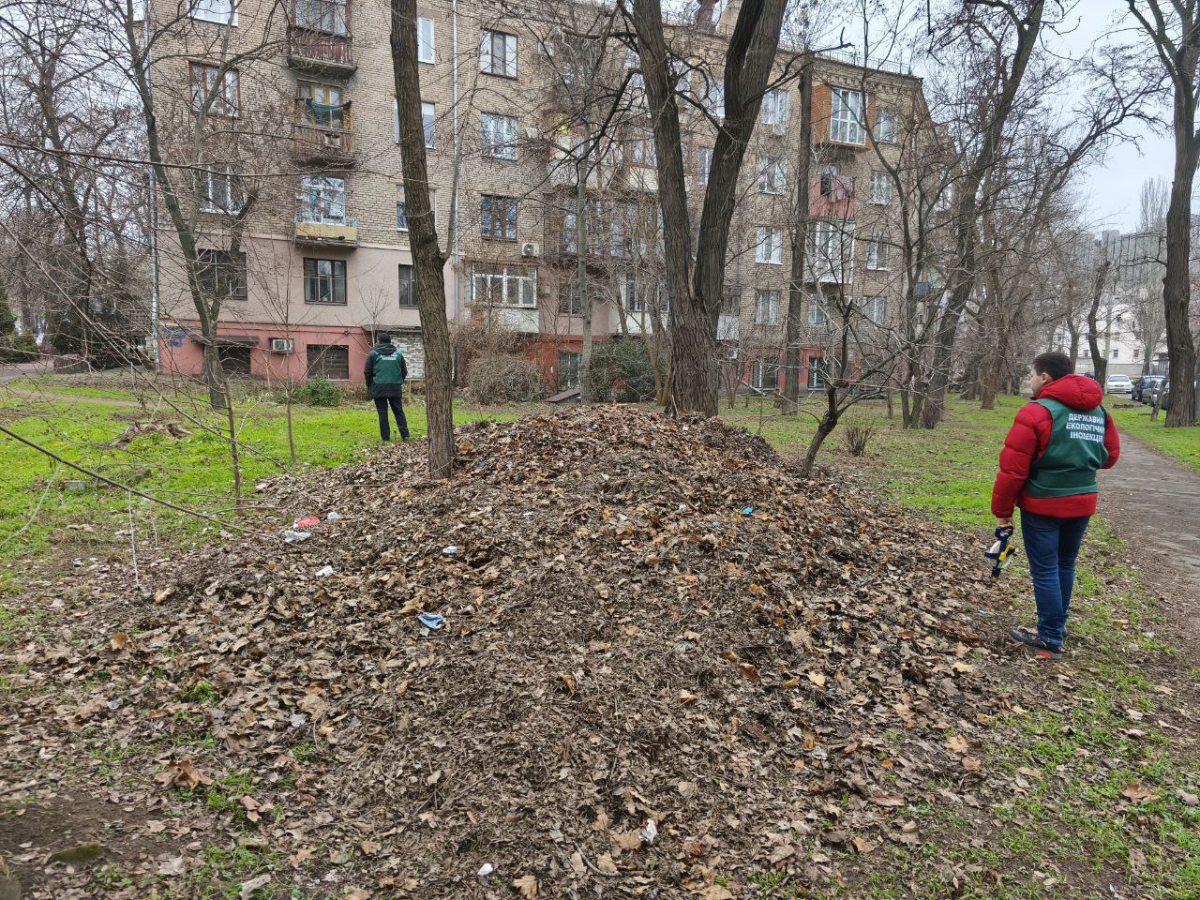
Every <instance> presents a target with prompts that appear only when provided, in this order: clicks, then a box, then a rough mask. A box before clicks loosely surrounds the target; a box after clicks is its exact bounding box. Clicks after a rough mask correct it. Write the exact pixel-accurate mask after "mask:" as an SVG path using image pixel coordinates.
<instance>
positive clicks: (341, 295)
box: [304, 259, 346, 306]
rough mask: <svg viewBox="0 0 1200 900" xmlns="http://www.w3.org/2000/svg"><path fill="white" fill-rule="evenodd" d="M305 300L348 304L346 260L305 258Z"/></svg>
mask: <svg viewBox="0 0 1200 900" xmlns="http://www.w3.org/2000/svg"><path fill="white" fill-rule="evenodd" d="M304 302H305V303H326V304H336V305H338V306H345V305H346V261H345V260H344V259H306V260H304Z"/></svg>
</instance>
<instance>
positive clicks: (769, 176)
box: [758, 156, 787, 194]
mask: <svg viewBox="0 0 1200 900" xmlns="http://www.w3.org/2000/svg"><path fill="white" fill-rule="evenodd" d="M758 190H759V193H763V194H782V193H785V192H786V191H787V176H786V175H785V174H784V168H783V160H782V159H780V158H779V157H776V156H763V157H760V158H759V160H758Z"/></svg>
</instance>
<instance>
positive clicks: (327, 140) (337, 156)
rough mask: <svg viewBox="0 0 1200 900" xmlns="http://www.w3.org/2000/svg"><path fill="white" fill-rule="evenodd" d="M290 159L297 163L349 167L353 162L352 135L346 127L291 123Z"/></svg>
mask: <svg viewBox="0 0 1200 900" xmlns="http://www.w3.org/2000/svg"><path fill="white" fill-rule="evenodd" d="M292 158H293V159H295V160H297V161H298V162H313V163H320V162H326V163H336V164H341V165H349V164H351V163H353V161H354V133H353V132H352V131H351V130H350V129H349V128H348V127H347V128H330V127H328V126H326V125H314V124H312V123H311V122H293V123H292Z"/></svg>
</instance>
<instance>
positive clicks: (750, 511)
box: [742, 506, 754, 516]
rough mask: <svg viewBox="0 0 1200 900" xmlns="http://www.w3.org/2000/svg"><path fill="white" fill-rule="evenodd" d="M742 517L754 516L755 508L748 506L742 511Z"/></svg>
mask: <svg viewBox="0 0 1200 900" xmlns="http://www.w3.org/2000/svg"><path fill="white" fill-rule="evenodd" d="M742 515H743V516H752V515H754V507H753V506H747V507H746V508H745V509H743V510H742Z"/></svg>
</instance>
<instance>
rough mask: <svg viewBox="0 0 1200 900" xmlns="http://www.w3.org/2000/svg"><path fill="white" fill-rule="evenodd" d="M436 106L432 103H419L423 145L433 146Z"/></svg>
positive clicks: (435, 133) (435, 130)
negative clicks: (423, 131) (423, 137)
mask: <svg viewBox="0 0 1200 900" xmlns="http://www.w3.org/2000/svg"><path fill="white" fill-rule="evenodd" d="M436 126H437V107H436V106H434V105H433V104H432V103H422V104H421V127H422V128H423V129H424V130H425V146H426V147H430V148H432V147H433V144H434V139H435V137H436V136H437V127H436Z"/></svg>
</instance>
